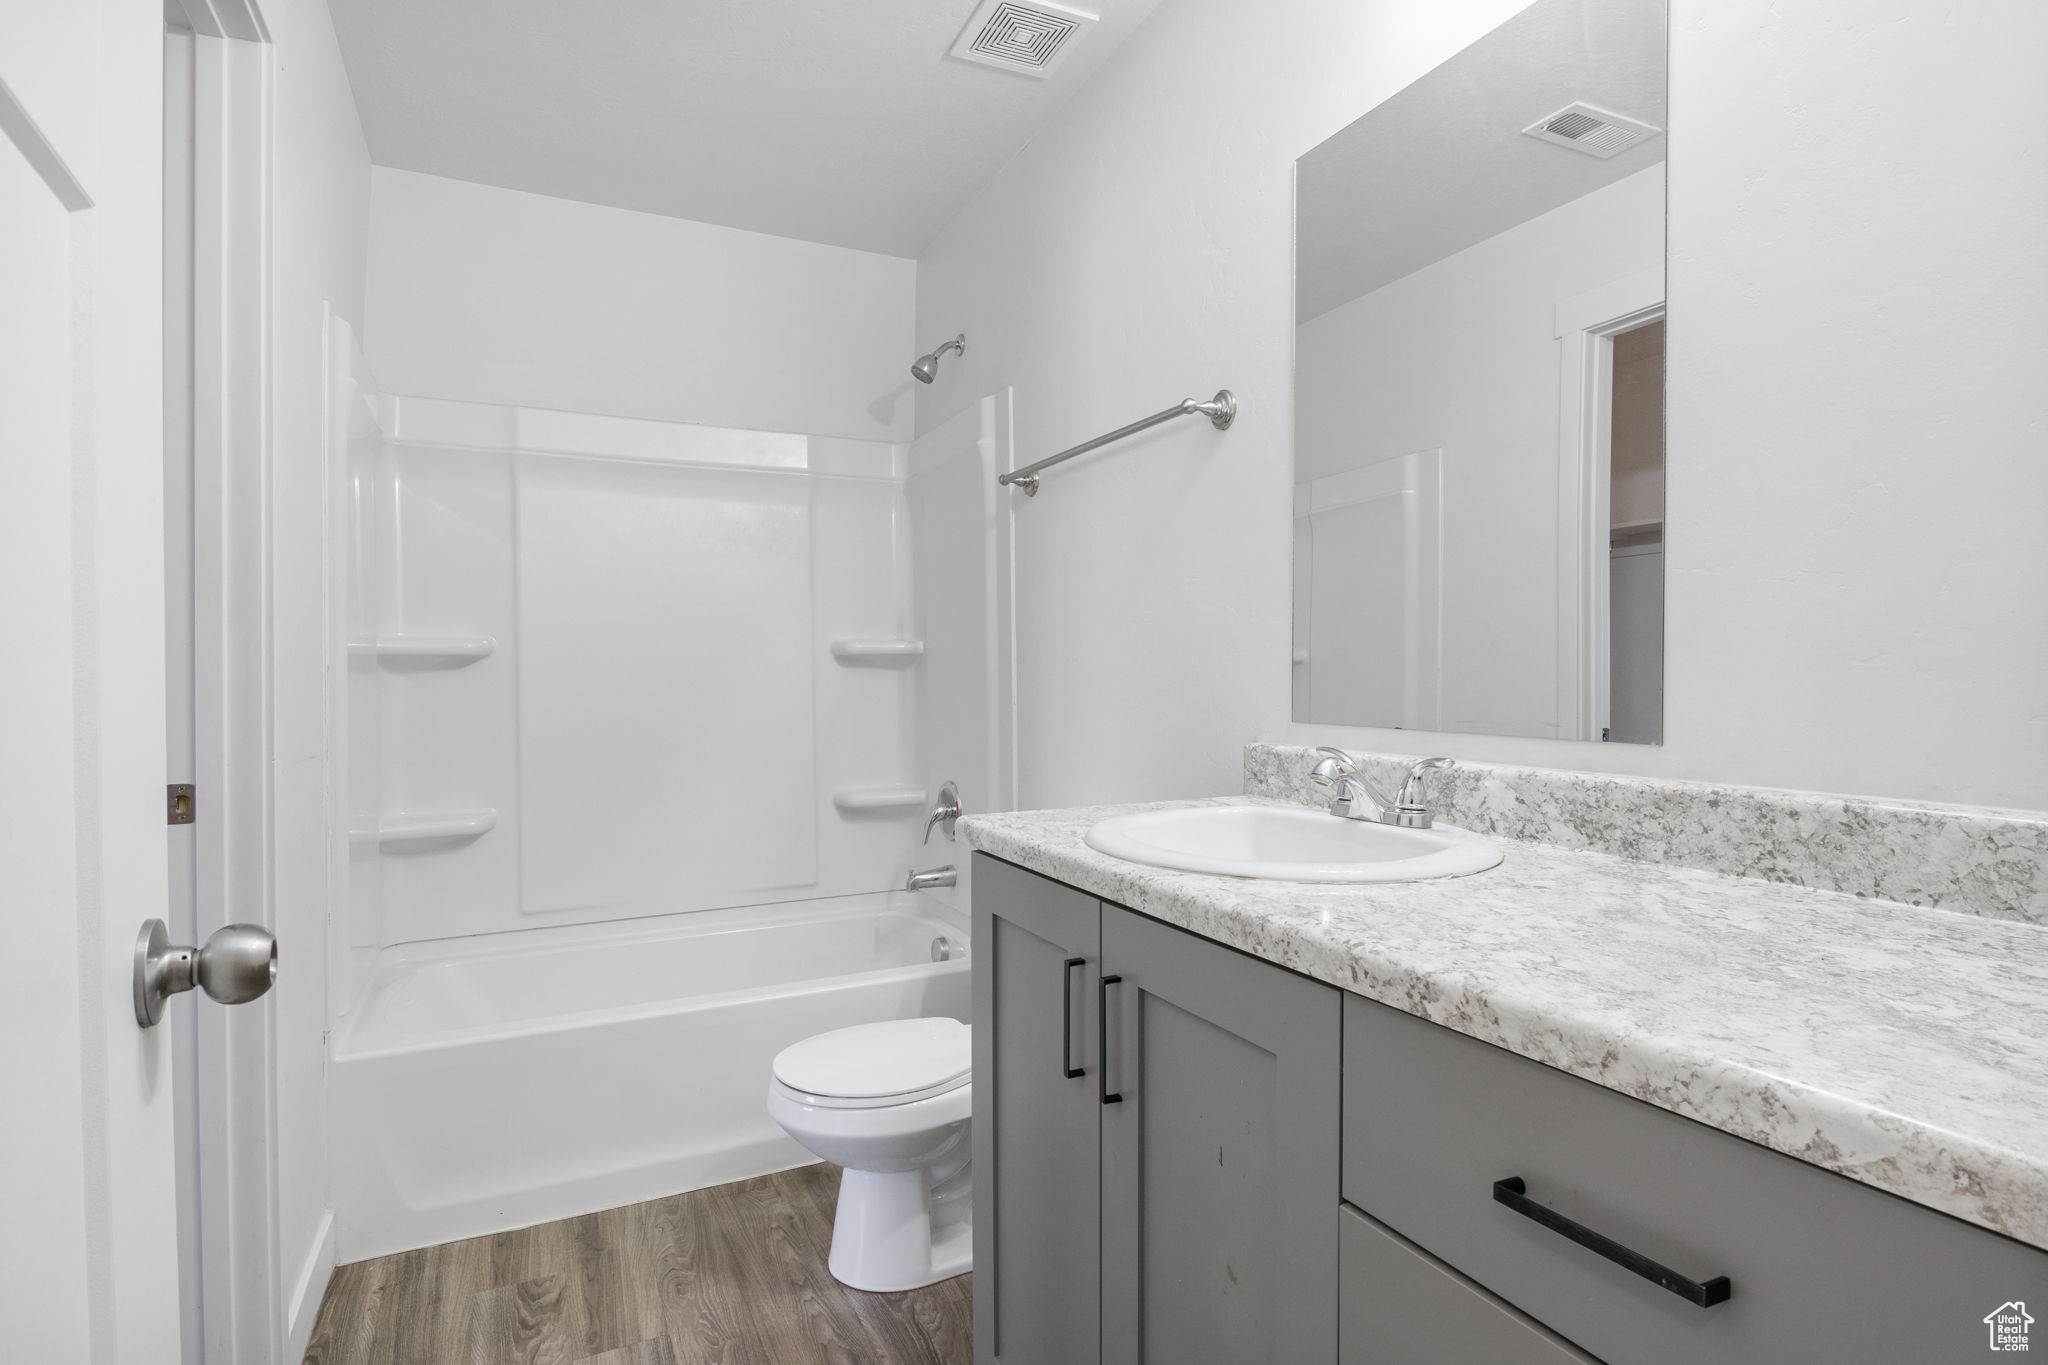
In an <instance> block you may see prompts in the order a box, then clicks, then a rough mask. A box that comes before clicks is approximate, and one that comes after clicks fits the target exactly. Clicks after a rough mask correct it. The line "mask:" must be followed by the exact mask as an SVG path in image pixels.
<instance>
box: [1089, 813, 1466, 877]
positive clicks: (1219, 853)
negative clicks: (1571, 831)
mask: <svg viewBox="0 0 2048 1365" xmlns="http://www.w3.org/2000/svg"><path fill="white" fill-rule="evenodd" d="M1087 839H1088V847H1090V848H1092V849H1094V850H1095V851H1096V852H1097V853H1107V854H1109V855H1110V856H1111V857H1113V858H1122V859H1125V860H1126V861H1128V862H1133V863H1150V864H1151V865H1152V866H1154V867H1171V868H1176V869H1178V870H1180V871H1182V872H1215V873H1220V874H1222V875H1223V876H1226V877H1260V878H1265V879H1268V880H1272V881H1284V882H1410V881H1421V880H1424V879H1426V878H1430V877H1462V876H1465V875H1467V874H1468V873H1473V872H1484V871H1485V870H1486V869H1487V868H1489V867H1493V866H1495V865H1496V864H1498V863H1499V862H1500V860H1501V851H1500V849H1499V848H1497V847H1495V846H1494V845H1493V844H1492V843H1491V842H1490V841H1488V840H1486V839H1484V838H1482V837H1481V836H1479V835H1477V834H1474V833H1473V832H1472V831H1471V830H1469V829H1459V828H1458V827H1457V826H1455V825H1437V826H1436V827H1435V828H1433V829H1400V828H1397V827H1396V826H1393V825H1379V824H1374V823H1372V822H1371V821H1367V820H1346V819H1344V818H1342V817H1341V816H1336V815H1331V814H1330V813H1329V812H1327V811H1320V810H1310V809H1308V808H1307V807H1300V806H1191V807H1188V808H1185V809H1182V810H1148V811H1140V812H1139V813H1138V814H1136V815H1119V816H1116V817H1115V818H1113V819H1109V820H1104V821H1103V822H1102V823H1101V824H1099V825H1096V826H1095V827H1094V828H1093V829H1091V830H1089V831H1088V835H1087Z"/></svg>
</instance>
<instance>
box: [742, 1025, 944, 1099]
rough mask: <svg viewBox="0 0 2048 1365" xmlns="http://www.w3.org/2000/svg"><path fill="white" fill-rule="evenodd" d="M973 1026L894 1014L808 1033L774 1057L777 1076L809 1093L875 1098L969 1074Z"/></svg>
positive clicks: (934, 1085) (940, 1085)
mask: <svg viewBox="0 0 2048 1365" xmlns="http://www.w3.org/2000/svg"><path fill="white" fill-rule="evenodd" d="M973 1036H974V1034H973V1030H971V1029H969V1028H968V1027H967V1025H965V1024H963V1023H961V1022H960V1021H959V1020H957V1019H890V1020H887V1021H885V1022H883V1023H879V1024H856V1025H854V1026H853V1027H852V1028H842V1029H834V1030H833V1031H832V1032H830V1033H820V1034H818V1035H817V1036H816V1037H813V1038H806V1039H804V1040H803V1041H802V1042H801V1043H794V1044H791V1045H790V1046H789V1047H786V1048H784V1049H783V1050H782V1051H781V1053H779V1054H778V1055H777V1056H776V1058H775V1068H774V1070H775V1079H776V1080H778V1081H781V1082H782V1083H783V1084H784V1085H786V1086H788V1087H789V1088H790V1089H792V1090H801V1091H803V1092H804V1093H805V1094H807V1095H830V1096H834V1097H837V1098H840V1099H877V1098H880V1097H883V1096H887V1095H908V1094H911V1093H913V1092H915V1091H940V1090H946V1089H950V1088H952V1087H953V1086H954V1085H957V1084H961V1083H964V1082H965V1081H966V1080H967V1073H968V1068H969V1065H970V1063H971V1060H972V1048H973V1045H972V1041H971V1040H972V1038H973Z"/></svg>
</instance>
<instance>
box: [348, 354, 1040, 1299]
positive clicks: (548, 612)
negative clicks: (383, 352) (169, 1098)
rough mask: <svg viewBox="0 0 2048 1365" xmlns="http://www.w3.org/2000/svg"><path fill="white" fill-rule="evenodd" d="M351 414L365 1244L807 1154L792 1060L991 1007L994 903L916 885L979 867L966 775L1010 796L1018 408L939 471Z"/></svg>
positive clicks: (854, 450) (522, 426)
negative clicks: (778, 1113)
mask: <svg viewBox="0 0 2048 1365" xmlns="http://www.w3.org/2000/svg"><path fill="white" fill-rule="evenodd" d="M351 390H352V385H351V384H350V383H349V382H348V381H347V379H346V376H343V377H341V379H340V380H339V381H338V382H337V385H336V392H337V402H336V410H337V413H338V415H339V416H341V417H343V418H345V419H346V420H347V421H348V422H349V432H348V450H349V466H350V467H349V470H348V486H349V522H350V524H349V526H348V528H347V529H348V533H347V547H348V549H347V554H346V562H345V563H344V564H343V565H341V566H339V569H340V572H341V574H342V576H343V579H344V582H345V593H346V596H347V599H348V602H349V611H348V639H347V641H346V650H347V658H348V664H349V667H348V705H347V710H348V716H347V729H348V764H347V770H348V772H347V803H346V804H347V812H348V814H347V821H346V828H344V829H338V830H337V831H336V832H335V838H336V843H337V848H338V849H339V848H345V849H346V859H347V867H348V876H347V880H348V884H349V902H348V907H347V912H346V914H345V915H344V916H343V917H341V919H340V920H339V922H338V923H337V927H336V932H337V935H338V937H339V939H340V941H339V942H337V944H336V950H337V951H336V954H335V960H336V964H337V965H336V974H337V980H336V981H335V983H334V989H333V992H332V998H333V999H334V1001H335V1002H336V1017H335V1019H334V1026H333V1033H332V1036H333V1040H334V1041H333V1044H332V1066H333V1085H334V1091H333V1093H334V1115H335V1119H334V1125H335V1134H334V1137H335V1141H334V1151H335V1157H336V1182H337V1186H338V1188H337V1207H338V1209H339V1210H340V1216H339V1218H338V1235H339V1239H340V1247H339V1250H340V1253H341V1258H342V1259H343V1260H352V1259H356V1258H359V1257H363V1256H368V1255H375V1254H381V1253H384V1252H389V1251H393V1250H399V1249H403V1248H406V1247H413V1246H422V1245H427V1244H430V1243H434V1242H439V1241H444V1240H448V1239H450V1238H455V1237H465V1236H472V1235H477V1234H480V1233H483V1232H488V1231H493V1230H499V1229H502V1228H507V1227H514V1226H519V1225H521V1224H524V1223H530V1222H534V1221H537V1220H540V1219H547V1218H555V1217H561V1216H564V1215H567V1214H571V1213H577V1212H585V1211H590V1210H594V1209H597V1208H602V1207H608V1206H610V1205H615V1204H619V1203H622V1202H628V1201H632V1200H638V1199H645V1198H649V1197H653V1196H655V1195H658V1194H663V1193H671V1192H674V1191H677V1190H681V1189H687V1188H692V1187H694V1186H697V1185H703V1184H708V1183H715V1182H718V1181H724V1180H730V1179H734V1178H738V1177H740V1176H744V1175H749V1174H757V1173H762V1172H766V1171H769V1170H774V1169H778V1168H781V1167H784V1166H789V1165H794V1164H798V1163H800V1162H803V1161H807V1160H809V1157H808V1156H807V1154H805V1153H804V1152H802V1150H801V1149H800V1148H798V1147H797V1146H796V1145H795V1144H794V1143H792V1142H791V1141H790V1140H789V1139H788V1138H787V1137H786V1136H784V1135H783V1134H782V1133H781V1132H780V1130H778V1129H777V1128H776V1127H775V1126H774V1124H773V1123H772V1122H771V1121H770V1120H769V1119H768V1118H767V1115H766V1112H765V1109H764V1107H763V1095H764V1094H765V1087H766V1084H767V1082H766V1076H767V1064H768V1060H769V1059H770V1058H771V1057H772V1056H773V1055H774V1053H775V1052H776V1051H777V1050H779V1049H780V1048H781V1047H783V1046H785V1045H786V1044H788V1043H790V1042H794V1041H796V1040H797V1039H798V1038H801V1037H804V1036H807V1035H809V1034H811V1033H815V1032H818V1031H820V1030H822V1029H826V1028H835V1027H842V1026H845V1025H850V1024H855V1023H863V1022H869V1021H872V1020H876V1019H887V1018H897V1017H908V1016H915V1015H924V1014H943V1015H953V1016H956V1017H961V1018H965V1017H966V1011H967V1008H968V999H967V989H966V980H967V978H966V976H965V960H964V959H965V956H966V953H967V952H968V950H969V945H968V943H967V938H968V934H967V924H966V921H965V919H964V917H963V915H962V914H961V913H960V907H964V905H965V900H964V896H965V886H964V879H963V885H962V886H961V887H960V888H958V889H956V890H953V891H938V892H925V893H919V894H917V895H915V896H912V895H909V894H907V893H905V892H903V891H901V890H896V889H893V888H899V887H900V886H901V885H902V882H903V879H904V875H905V872H906V870H907V869H908V868H909V867H910V866H911V864H912V862H913V860H916V862H917V865H918V866H928V865H933V864H938V863H944V862H947V861H955V862H958V863H960V864H961V865H962V866H963V869H964V866H965V864H966V862H967V859H966V857H965V855H964V846H954V845H946V844H944V843H943V841H942V840H940V839H939V837H938V836H936V835H935V836H933V840H934V846H932V847H925V848H920V847H919V836H920V834H921V833H922V830H923V824H924V816H925V812H926V810H927V808H928V806H929V804H930V801H931V799H932V798H933V797H935V796H936V795H937V793H938V790H939V786H940V784H941V782H943V781H944V780H946V779H948V778H952V779H954V780H956V781H958V783H959V784H960V788H961V791H962V793H963V796H964V798H965V801H966V803H967V805H968V808H969V809H983V810H987V809H1000V808H1005V807H1007V806H1009V805H1010V804H1012V802H1011V799H1010V791H1011V782H1012V778H1011V775H1010V772H1009V761H1008V739H1007V736H1008V731H1009V727H1008V725H1007V724H1006V723H1005V722H1004V721H1003V720H1002V716H1003V714H1004V713H1005V709H1006V708H1007V706H1008V696H1007V687H1006V685H1005V679H1006V678H1007V675H1008V667H1009V665H1008V649H1007V636H1008V610H1007V598H1008V581H1007V534H1006V526H1007V509H1006V508H1005V507H1004V506H1003V505H1002V503H1001V502H999V501H998V499H997V498H996V496H995V493H994V487H995V485H994V475H995V474H996V473H997V472H998V471H999V470H1000V469H1003V468H1007V467H1008V464H1007V454H1008V452H1007V449H1006V443H1007V432H1008V401H1007V397H1006V396H1001V397H997V398H992V399H988V400H984V401H983V402H981V403H979V404H975V405H972V406H971V407H970V409H969V410H968V411H967V412H965V413H963V414H962V415H961V416H960V418H958V419H956V420H955V421H953V422H951V423H948V424H946V426H945V427H944V428H942V429H941V430H939V431H935V432H933V433H931V434H930V435H928V436H926V437H925V438H923V439H922V440H920V441H919V442H918V443H917V444H916V445H915V446H908V445H898V444H886V443H880V442H867V441H855V440H846V439H838V438H821V437H811V436H804V435H799V434H785V433H768V432H754V431H740V430H730V429H720V428H710V427H700V426H690V425H686V424H680V423H669V422H653V421H645V420H638V419H627V418H616V417H604V416H593V415H587V414H575V413H561V412H552V411H544V410H538V409H528V408H512V407H502V406H495V405H487V404H475V403H458V402H448V401H441V400H433V399H420V398H409V397H405V398H390V397H378V398H370V397H357V396H355V395H354V394H353V393H352V391H351ZM956 896H957V897H959V899H957V900H956V899H952V898H953V897H956ZM942 937H943V938H945V939H946V940H947V949H948V955H947V958H946V960H936V961H935V960H934V957H933V952H932V940H934V939H937V938H942Z"/></svg>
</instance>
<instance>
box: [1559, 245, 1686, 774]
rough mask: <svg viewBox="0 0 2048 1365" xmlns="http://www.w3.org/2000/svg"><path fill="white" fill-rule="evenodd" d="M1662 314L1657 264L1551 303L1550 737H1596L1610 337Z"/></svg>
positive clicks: (1600, 706)
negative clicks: (1553, 644)
mask: <svg viewBox="0 0 2048 1365" xmlns="http://www.w3.org/2000/svg"><path fill="white" fill-rule="evenodd" d="M1663 316H1664V271H1663V268H1662V267H1661V266H1660V267H1658V268H1656V269H1652V270H1643V271H1638V272H1637V273H1636V274H1633V275H1629V276H1625V277H1624V278H1622V279H1619V280H1615V281H1612V282H1611V283H1608V284H1604V285H1601V286H1600V287H1599V288H1597V289H1591V290H1588V291H1587V292H1585V293H1583V294H1579V295H1575V296H1574V297H1572V298H1568V299H1561V300H1559V301H1558V304H1557V313H1556V319H1557V326H1556V336H1557V339H1558V389H1557V736H1558V738H1559V739H1585V740H1597V739H1599V738H1600V731H1601V728H1602V727H1603V726H1604V725H1605V724H1606V716H1607V709H1608V702H1607V688H1608V662H1607V633H1606V631H1605V630H1604V629H1602V626H1601V623H1602V622H1604V621H1605V620H1606V619H1607V575H1606V573H1605V572H1603V570H1604V569H1605V568H1606V565H1607V537H1606V531H1605V528H1606V526H1607V517H1608V506H1607V503H1608V495H1609V488H1608V483H1609V466H1610V463H1611V455H1610V451H1609V448H1608V441H1609V432H1608V426H1609V412H1608V408H1609V403H1608V397H1609V385H1610V384H1611V383H1612V381H1613V366H1612V365H1611V364H1610V363H1609V357H1610V356H1611V355H1612V354H1613V349H1614V336H1615V334H1616V333H1618V332H1626V331H1628V330H1630V329H1631V328H1635V327H1640V326H1642V325H1643V324H1645V323H1648V322H1654V321H1656V320H1657V319H1658V318H1661V317H1663Z"/></svg>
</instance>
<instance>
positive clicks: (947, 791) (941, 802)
mask: <svg viewBox="0 0 2048 1365" xmlns="http://www.w3.org/2000/svg"><path fill="white" fill-rule="evenodd" d="M959 822H960V788H959V787H958V786H956V785H955V784H954V782H953V780H952V779H951V778H948V779H946V784H945V785H944V786H942V787H940V788H939V799H938V800H936V801H934V802H932V809H931V813H930V814H929V815H927V816H926V817H925V822H924V838H922V839H920V840H918V841H917V842H918V843H919V844H920V845H923V844H928V843H930V842H931V841H932V829H933V827H934V826H936V827H937V828H938V831H939V832H940V833H941V834H943V835H945V836H946V842H948V843H951V842H952V841H953V837H954V836H953V826H954V825H956V824H958V823H959Z"/></svg>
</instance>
